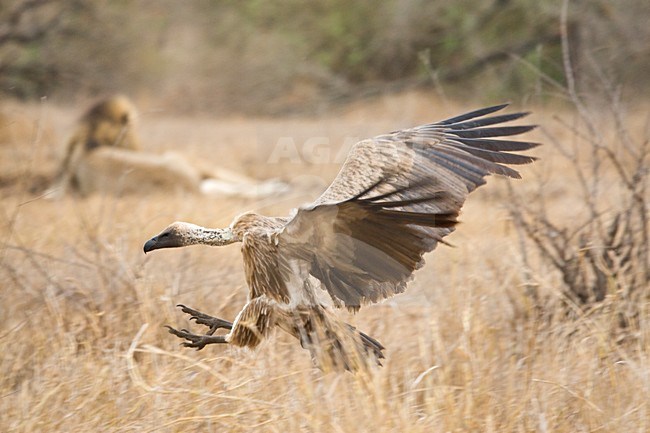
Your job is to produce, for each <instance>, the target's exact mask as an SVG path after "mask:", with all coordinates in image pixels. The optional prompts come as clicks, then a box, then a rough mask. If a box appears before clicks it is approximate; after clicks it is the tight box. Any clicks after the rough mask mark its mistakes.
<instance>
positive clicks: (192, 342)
mask: <svg viewBox="0 0 650 433" xmlns="http://www.w3.org/2000/svg"><path fill="white" fill-rule="evenodd" d="M167 328H168V329H169V333H170V334H174V335H175V336H177V337H179V338H184V339H185V340H189V341H186V342H184V343H183V346H185V347H196V350H201V349H203V348H204V347H205V346H206V345H208V344H217V343H227V341H226V336H225V335H198V334H192V333H191V332H189V331H188V330H187V329H181V330H180V331H179V330H177V329H174V328H172V327H171V326H167Z"/></svg>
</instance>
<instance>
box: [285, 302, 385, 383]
mask: <svg viewBox="0 0 650 433" xmlns="http://www.w3.org/2000/svg"><path fill="white" fill-rule="evenodd" d="M291 319H292V320H291V322H292V326H291V327H290V328H289V327H287V326H283V324H281V323H278V324H279V325H280V327H281V328H283V329H285V330H287V331H289V332H290V333H291V334H292V335H294V336H295V337H296V338H298V339H299V340H300V344H301V345H302V347H304V348H305V349H307V350H309V352H310V353H311V357H312V361H313V362H314V364H315V365H316V366H317V367H318V368H320V369H321V370H323V371H342V370H348V371H352V372H354V371H359V370H364V369H367V368H368V367H370V366H372V365H382V364H381V360H382V359H384V354H383V350H384V346H382V344H381V343H380V342H378V341H377V340H375V339H374V338H372V337H370V336H369V335H367V334H364V333H363V332H361V331H358V330H357V329H356V328H355V327H354V326H352V325H349V324H347V323H344V322H341V321H339V320H338V319H337V318H336V317H335V316H333V315H331V314H330V313H329V312H328V311H327V310H325V309H324V308H322V307H320V306H315V307H310V308H304V309H301V310H300V311H294V312H293V314H291ZM285 325H286V322H285Z"/></svg>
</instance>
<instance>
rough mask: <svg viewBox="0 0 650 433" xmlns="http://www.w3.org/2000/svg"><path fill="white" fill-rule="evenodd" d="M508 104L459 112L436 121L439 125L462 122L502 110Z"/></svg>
mask: <svg viewBox="0 0 650 433" xmlns="http://www.w3.org/2000/svg"><path fill="white" fill-rule="evenodd" d="M508 105H510V103H505V104H499V105H493V106H491V107H486V108H481V109H479V110H474V111H470V112H469V113H465V114H461V115H460V116H455V117H452V118H450V119H446V120H443V121H441V122H438V123H439V124H440V125H450V124H453V123H458V122H463V121H465V120H469V119H474V118H475V117H481V116H486V115H488V114H492V113H494V112H497V111H499V110H503V109H504V108H506V107H507V106H508Z"/></svg>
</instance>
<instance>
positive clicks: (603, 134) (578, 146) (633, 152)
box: [510, 33, 650, 326]
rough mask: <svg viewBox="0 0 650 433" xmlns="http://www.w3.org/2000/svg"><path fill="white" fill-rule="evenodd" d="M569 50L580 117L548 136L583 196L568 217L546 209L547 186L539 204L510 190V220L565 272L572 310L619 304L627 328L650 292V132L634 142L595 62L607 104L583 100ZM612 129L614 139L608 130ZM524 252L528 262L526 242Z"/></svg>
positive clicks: (569, 77) (615, 94) (570, 83)
mask: <svg viewBox="0 0 650 433" xmlns="http://www.w3.org/2000/svg"><path fill="white" fill-rule="evenodd" d="M565 35H566V33H565ZM563 45H564V52H565V57H564V68H565V72H566V81H567V87H566V89H565V91H566V94H567V96H568V99H569V100H570V101H571V103H572V104H573V105H574V107H575V109H576V110H575V111H576V113H577V115H576V119H575V121H574V123H572V124H570V123H568V122H567V121H566V120H565V119H561V118H558V119H557V120H558V121H559V122H561V123H562V125H563V126H564V128H565V130H566V131H567V132H568V134H567V135H568V139H567V138H566V137H563V138H560V137H558V136H554V135H550V134H548V133H547V134H546V135H547V139H548V142H549V143H550V144H552V145H553V146H554V150H555V151H557V152H558V153H559V155H561V156H562V158H564V159H565V161H566V163H567V164H566V166H567V167H568V171H569V174H570V175H573V176H574V178H575V181H576V182H577V184H578V185H579V190H580V195H579V196H578V197H577V198H576V200H575V201H573V202H571V206H572V209H571V212H570V213H569V215H570V218H566V216H562V217H557V216H554V215H553V214H552V213H551V212H549V211H548V210H547V200H548V197H547V194H545V191H543V190H544V188H543V185H540V186H541V188H539V193H538V194H536V196H535V197H534V199H533V200H530V198H528V199H527V200H525V199H524V198H523V197H521V196H514V193H512V191H511V194H512V197H513V201H512V206H511V207H510V215H511V218H512V219H513V221H514V223H515V225H516V227H517V229H518V230H519V232H520V234H522V235H524V236H525V237H526V238H527V239H528V240H530V241H531V242H532V245H533V246H534V250H535V251H536V252H537V253H538V254H539V256H540V257H541V259H542V261H543V262H545V263H547V264H550V265H551V267H552V268H554V269H555V270H556V271H558V272H559V273H560V275H561V278H562V288H561V292H562V293H563V294H564V295H565V296H566V299H567V300H568V301H569V302H570V303H571V304H572V307H574V308H575V307H576V306H577V307H578V310H579V311H587V310H589V309H591V308H597V307H598V306H600V305H603V303H602V301H606V300H609V301H611V302H616V303H617V304H616V306H617V312H618V322H619V324H620V325H621V326H627V325H629V324H630V321H631V320H633V319H634V318H635V316H636V314H637V312H638V309H637V308H635V307H636V306H638V305H641V301H643V300H644V299H647V297H648V294H649V292H648V290H647V289H648V286H649V285H650V253H649V247H648V243H649V238H650V231H649V226H648V216H649V215H648V214H649V211H650V197H649V195H648V192H649V186H650V168H649V165H648V164H649V162H650V134H649V133H648V131H647V128H646V131H645V133H644V134H642V136H638V137H635V136H633V134H632V133H631V132H630V131H631V128H630V125H628V121H627V120H626V116H625V107H624V106H623V105H622V104H621V100H620V89H617V88H616V87H615V86H614V85H612V84H611V82H610V81H609V80H608V79H607V78H606V77H605V76H604V74H603V73H602V70H599V69H598V67H597V65H595V64H593V63H592V66H594V70H595V71H596V75H598V78H599V81H600V84H601V86H600V87H601V88H602V89H604V95H603V96H602V98H603V99H602V100H601V101H600V103H596V102H595V98H596V97H595V96H594V95H590V96H584V95H580V94H578V92H577V91H576V83H575V80H574V75H573V72H572V71H573V69H572V65H571V61H570V59H569V56H568V55H566V53H568V40H567V39H566V37H565V38H564V40H563ZM598 97H601V96H598ZM590 98H591V99H590ZM612 130H613V131H615V133H614V134H611V132H610V133H608V132H607V131H612ZM531 203H535V204H534V205H533V204H531ZM556 215H557V214H556ZM522 248H523V250H524V251H523V253H524V254H523V256H524V261H525V262H528V254H527V251H525V249H526V243H522ZM526 267H527V268H528V267H529V263H526ZM531 293H533V294H534V295H537V293H536V292H535V291H532V292H531Z"/></svg>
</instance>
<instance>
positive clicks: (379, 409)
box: [0, 93, 650, 433]
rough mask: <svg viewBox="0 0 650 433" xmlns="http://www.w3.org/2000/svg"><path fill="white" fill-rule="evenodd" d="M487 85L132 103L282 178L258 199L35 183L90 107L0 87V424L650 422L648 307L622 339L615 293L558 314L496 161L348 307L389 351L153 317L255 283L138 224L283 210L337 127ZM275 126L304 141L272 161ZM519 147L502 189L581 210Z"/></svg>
mask: <svg viewBox="0 0 650 433" xmlns="http://www.w3.org/2000/svg"><path fill="white" fill-rule="evenodd" d="M490 102H492V103H498V102H500V101H490ZM482 105H487V104H483V103H476V104H475V105H472V106H468V105H467V104H463V105H462V106H461V105H460V104H454V103H449V102H446V103H443V102H441V101H440V100H438V99H437V98H435V97H434V96H432V95H429V94H424V95H415V94H408V93H407V94H403V95H398V96H391V97H385V98H383V99H379V100H376V101H372V102H365V103H356V104H353V105H351V106H350V107H348V108H346V109H342V110H340V111H337V112H334V113H326V114H323V115H322V116H318V117H310V118H300V117H292V118H280V119H278V118H275V119H267V118H238V117H233V118H224V119H216V118H210V117H207V116H202V117H195V118H193V117H185V118H171V117H169V116H166V115H165V113H164V112H158V111H156V110H153V109H151V110H149V111H147V109H146V108H145V109H143V110H142V115H141V118H140V126H139V129H138V132H139V134H140V136H141V138H142V141H143V145H144V147H145V149H146V150H148V151H155V152H161V151H163V150H170V149H173V150H175V151H179V152H183V153H185V154H186V155H187V156H188V157H189V158H192V159H194V160H196V161H201V163H203V164H214V165H219V166H224V167H227V168H231V169H235V170H239V171H242V172H245V173H247V174H249V175H251V176H255V177H259V178H266V177H280V178H283V179H285V180H294V191H293V193H292V194H291V195H289V196H284V197H277V198H272V199H268V200H261V201H251V200H244V199H233V198H231V199H214V198H203V197H200V196H192V195H180V194H173V193H169V192H165V191H158V192H154V193H147V194H142V195H130V196H125V197H114V196H102V195H99V194H98V195H94V196H91V197H87V198H80V197H74V196H68V197H65V198H63V199H61V200H46V199H44V198H43V197H41V196H40V195H39V194H40V191H42V190H43V183H44V182H45V180H46V179H47V177H48V176H51V175H52V173H53V172H54V170H55V167H56V161H57V158H58V157H59V154H60V152H61V149H62V148H63V144H64V142H65V140H66V138H67V135H68V134H69V133H70V132H71V131H72V129H73V127H74V121H75V118H76V117H78V116H79V115H80V114H81V112H82V110H83V109H85V107H82V108H79V107H60V106H56V105H55V104H53V103H50V102H47V101H46V102H43V103H42V104H41V105H21V104H17V103H14V104H12V103H7V104H6V106H5V107H4V111H3V112H4V113H5V115H6V116H5V117H7V118H8V119H9V120H10V121H9V126H7V125H5V130H4V132H2V143H0V238H1V239H2V241H1V242H0V283H1V285H2V290H1V292H0V293H1V294H2V302H0V317H2V320H1V321H0V349H1V350H2V356H1V357H0V431H3V432H10V431H12V432H13V431H16V432H105V431H109V432H149V431H150V432H180V431H206V432H249V431H271V432H294V431H307V432H312V431H313V432H357V431H358V432H384V431H386V432H388V431H391V432H475V431H480V432H533V431H534V432H639V433H641V432H647V431H650V322H649V321H648V319H649V317H650V316H649V314H648V313H650V308H648V306H647V305H644V306H640V307H639V308H640V311H641V312H642V314H641V318H640V319H639V323H640V326H639V329H634V330H630V331H629V332H630V333H633V335H632V337H633V338H629V339H625V340H624V342H623V343H621V342H620V341H619V340H620V339H618V340H617V339H616V338H614V337H613V335H612V323H613V322H614V321H615V308H602V309H598V310H596V311H595V312H594V313H592V314H589V315H578V316H577V318H569V317H566V315H562V314H553V310H554V309H557V308H560V304H561V303H560V299H561V293H560V277H559V275H556V274H555V273H554V272H552V270H551V269H550V268H548V267H546V266H545V265H544V264H542V263H539V260H536V259H535V258H534V257H533V258H532V259H531V262H533V263H534V266H533V267H532V270H531V275H530V277H529V278H531V279H532V281H525V276H524V272H523V271H522V266H523V265H522V257H521V249H520V242H519V238H518V237H517V233H516V231H515V230H514V228H513V225H512V223H511V222H510V221H509V218H508V212H507V210H506V208H505V206H506V205H507V202H508V200H509V199H508V194H507V190H506V183H507V181H505V180H504V179H497V178H491V179H490V180H489V181H488V185H486V186H485V187H482V188H481V189H479V190H478V191H477V192H475V193H474V194H472V195H471V196H470V199H469V201H468V203H467V205H466V206H465V208H464V211H463V214H462V215H461V220H462V224H461V225H460V226H459V228H458V230H457V231H456V232H455V233H454V234H453V235H452V236H450V238H449V241H450V242H451V243H452V244H454V245H455V246H456V247H455V248H449V247H445V246H442V247H439V248H438V249H437V250H436V251H434V252H433V253H431V254H430V255H428V257H427V265H426V266H425V267H424V268H423V269H421V270H420V271H418V272H417V274H416V277H415V280H414V281H413V282H412V284H411V286H410V288H409V290H408V291H407V292H406V293H405V294H403V295H400V296H397V297H395V298H393V299H390V300H388V301H386V302H383V303H381V304H378V305H373V306H368V307H365V308H363V309H362V310H361V312H360V313H358V314H357V315H356V316H351V315H349V314H348V313H345V312H341V313H340V315H341V317H343V318H344V319H345V320H347V321H349V322H351V323H353V324H354V325H355V326H357V327H358V328H360V329H361V330H363V331H365V332H367V333H368V334H369V335H371V336H374V337H376V338H377V339H378V340H379V341H381V342H382V343H383V344H384V345H385V346H386V348H387V350H386V360H385V363H384V366H383V367H382V368H376V369H372V370H371V371H369V372H368V373H367V374H357V375H352V374H350V373H344V374H335V373H329V374H324V373H323V372H321V371H320V370H317V369H314V368H313V367H312V365H311V361H310V359H309V354H308V352H307V351H305V350H303V349H302V348H301V347H300V345H299V344H298V343H297V342H296V341H295V340H293V339H292V338H291V337H290V336H288V335H285V334H283V333H282V332H281V331H277V332H274V333H273V334H272V336H271V337H270V338H269V339H268V340H267V341H266V342H265V343H264V344H263V345H262V346H261V347H260V348H259V349H258V350H256V351H254V352H252V351H248V350H242V349H237V348H231V347H214V346H212V347H210V346H208V347H207V348H206V349H204V350H202V351H200V352H196V351H193V350H189V349H185V348H182V347H180V346H179V340H178V339H176V338H175V337H173V336H171V335H170V334H168V333H167V330H166V329H165V328H164V327H163V325H165V324H169V325H172V326H175V327H188V326H196V325H189V324H188V322H187V316H185V315H183V314H182V313H181V312H180V311H179V310H178V309H177V308H175V305H176V304H179V303H183V304H187V305H188V306H192V307H195V308H198V309H200V310H202V311H204V312H207V313H211V314H214V315H216V316H219V317H223V318H229V319H232V318H234V316H235V315H236V313H237V312H238V311H239V308H240V307H241V306H242V305H243V304H244V302H245V298H246V287H245V283H244V276H243V270H242V266H241V259H240V254H239V247H238V246H235V245H232V246H228V247H223V248H220V249H210V248H208V247H193V248H187V249H183V250H165V251H160V252H154V253H152V254H149V255H147V256H145V255H144V254H143V253H142V245H143V243H144V241H146V240H147V239H148V238H149V237H151V236H152V235H154V234H156V233H157V232H158V231H159V230H160V229H162V228H163V227H165V226H166V225H167V224H168V223H170V222H172V221H174V220H186V221H192V222H195V223H198V224H202V225H208V226H225V225H227V224H229V223H230V220H231V218H233V217H234V216H236V215H237V214H239V213H240V212H242V211H245V210H248V209H255V210H259V211H261V212H264V213H267V214H271V215H283V214H286V213H288V212H289V210H290V209H291V208H292V207H295V206H297V205H300V204H302V203H306V202H309V201H310V200H311V199H313V198H315V197H316V196H317V195H318V194H319V192H320V190H321V189H322V188H323V187H324V186H325V185H326V184H327V183H328V182H329V181H330V180H331V179H332V178H333V177H334V175H335V174H336V172H337V170H338V167H339V165H340V162H341V161H340V160H339V159H340V158H338V157H337V156H336V153H337V152H338V151H339V149H340V147H341V143H344V142H349V141H351V140H352V137H358V138H364V137H367V136H372V135H375V134H378V133H383V132H388V131H390V130H394V129H396V128H401V127H407V126H413V125H416V124H420V123H425V122H430V121H434V120H439V119H442V118H444V117H445V116H449V115H455V114H458V113H460V112H462V111H464V110H470V109H473V108H479V107H480V106H482ZM520 108H522V107H516V106H515V108H514V109H520ZM523 108H525V109H527V110H532V111H533V115H532V116H531V122H535V123H538V124H541V125H543V128H541V129H539V130H536V131H534V132H533V133H531V134H530V137H531V138H532V139H533V140H536V141H542V142H544V141H545V139H546V137H547V134H548V133H553V134H554V135H555V136H556V137H560V139H565V140H567V141H571V140H574V141H575V137H573V136H572V135H571V134H570V132H569V131H567V130H566V128H564V127H562V126H561V125H560V124H559V123H558V121H557V120H556V118H555V115H556V114H557V115H559V116H565V117H566V118H569V119H570V118H571V116H573V112H572V111H570V110H569V109H564V111H561V110H560V111H557V110H554V109H551V108H544V107H536V106H525V107H523ZM514 109H510V110H511V111H512V110H514ZM558 110H559V109H558ZM7 113H9V114H7ZM645 115H646V114H643V113H641V112H639V113H637V114H634V113H631V117H630V119H631V120H630V121H631V123H630V128H631V129H630V132H631V134H642V133H643V128H644V127H646V126H644V123H645V122H647V118H646V117H644V116H645ZM612 133H613V132H612ZM313 137H321V141H318V142H317V143H320V144H318V146H316V148H317V150H314V149H313V148H311V149H309V148H308V149H305V148H306V147H309V146H306V145H305V143H307V142H308V141H309V140H310V138H313ZM280 140H284V141H283V143H284V145H287V143H289V144H290V143H294V144H295V145H296V149H297V150H298V151H299V155H298V156H297V157H296V155H295V154H294V156H293V157H291V158H290V157H289V153H283V154H282V155H280V156H282V157H281V158H278V157H277V154H276V156H275V157H274V161H273V162H272V163H267V162H268V161H269V158H270V156H271V155H272V154H273V151H274V149H275V148H276V146H277V143H278V142H279V141H280ZM291 140H293V141H291ZM327 140H329V144H328V141H327ZM310 143H312V144H313V143H315V142H314V141H311V142H310ZM323 143H325V144H323ZM287 148H288V147H287ZM326 151H329V152H330V154H329V155H327V154H326V153H325V152H326ZM300 152H302V153H304V154H301V153H300ZM531 153H532V154H535V155H538V156H540V157H541V158H542V159H541V160H540V161H539V162H537V163H536V164H534V165H533V166H530V167H524V168H522V170H521V172H522V175H523V177H524V179H523V180H521V181H512V182H510V183H511V184H512V186H513V188H514V189H515V190H516V191H517V192H518V193H522V194H523V193H526V192H527V191H536V190H537V189H538V188H539V185H540V182H543V185H544V191H545V193H546V194H547V196H546V197H547V200H548V202H549V206H550V208H549V209H550V212H552V213H553V215H554V216H556V217H557V218H560V219H563V218H568V219H570V218H573V217H574V216H575V215H576V214H580V213H581V212H583V209H581V208H580V206H581V205H580V202H579V200H577V199H576V197H578V196H579V191H578V188H577V186H576V185H575V184H574V183H573V182H572V180H571V176H570V166H569V165H568V164H567V163H566V162H565V161H564V160H563V159H562V158H560V157H558V156H557V155H556V152H555V149H554V147H553V146H550V145H547V146H543V147H541V148H538V149H535V150H534V151H533V152H531ZM605 183H606V182H605ZM612 201H613V202H614V203H615V201H616V196H615V194H613V195H612ZM526 283H528V284H531V283H533V284H534V285H535V286H536V287H538V289H539V291H540V293H542V294H543V297H542V299H543V304H542V305H541V309H542V310H543V311H542V313H539V312H538V311H536V310H535V308H536V306H534V305H532V301H531V299H529V298H528V297H527V296H526V295H525V293H524V292H525V290H524V287H525V285H526ZM609 305H615V304H614V303H610V304H609ZM537 307H539V306H537Z"/></svg>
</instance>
